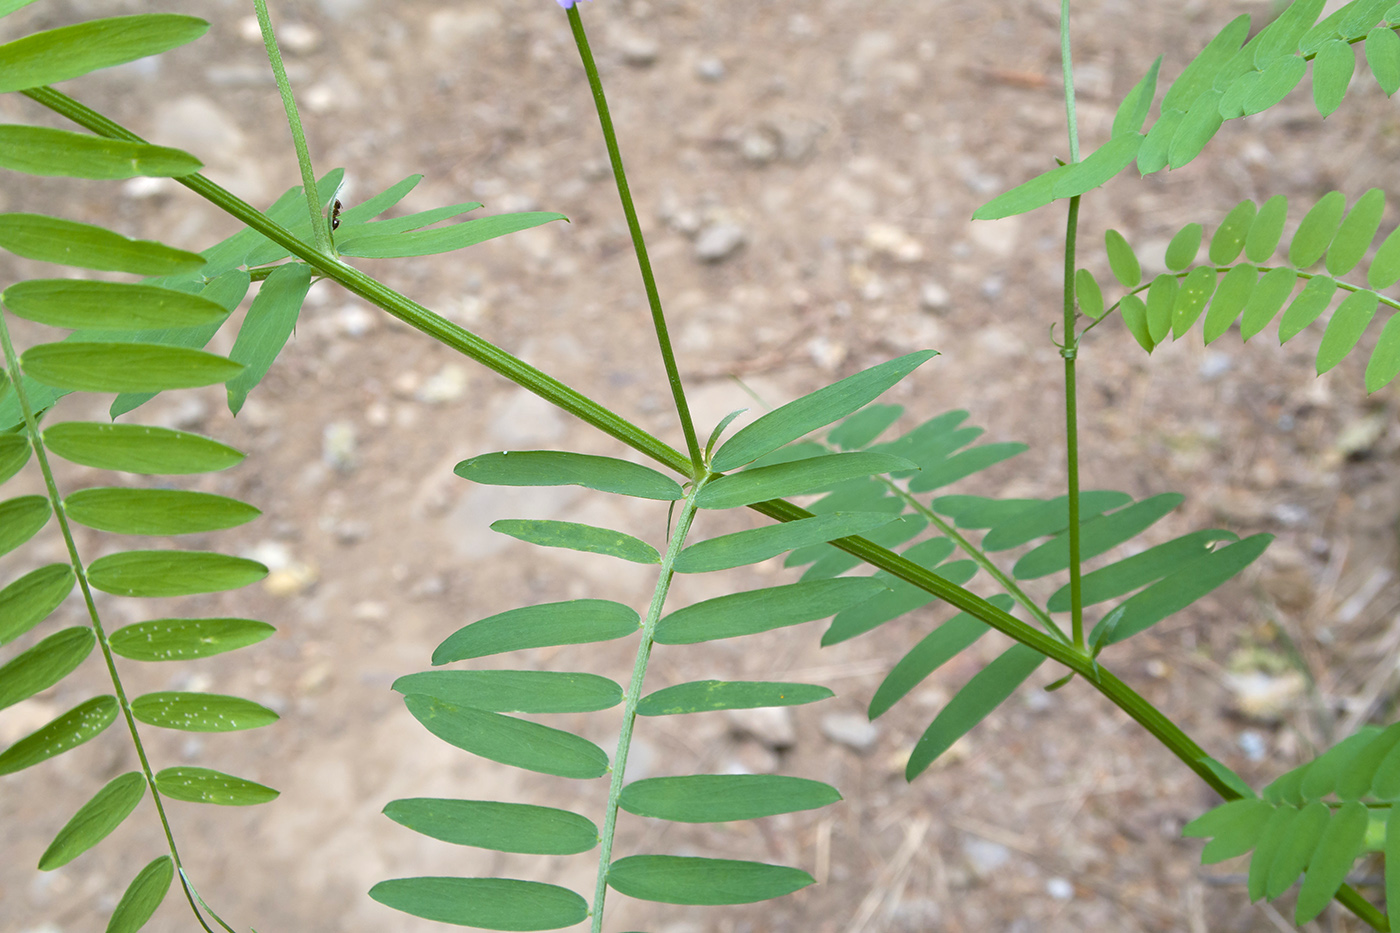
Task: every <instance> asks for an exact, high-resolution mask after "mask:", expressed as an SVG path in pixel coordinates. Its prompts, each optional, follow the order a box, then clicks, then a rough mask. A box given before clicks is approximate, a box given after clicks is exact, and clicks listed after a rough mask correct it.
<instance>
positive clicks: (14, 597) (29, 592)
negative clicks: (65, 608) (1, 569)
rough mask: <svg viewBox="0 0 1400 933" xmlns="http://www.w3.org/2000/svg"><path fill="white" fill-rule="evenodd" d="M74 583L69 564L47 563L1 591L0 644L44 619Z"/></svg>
mask: <svg viewBox="0 0 1400 933" xmlns="http://www.w3.org/2000/svg"><path fill="white" fill-rule="evenodd" d="M76 581H77V577H76V576H75V575H74V574H73V567H72V566H71V565H69V564H49V565H48V566H46V567H40V568H39V569H38V570H31V571H30V572H29V573H27V574H25V575H24V576H22V577H20V578H19V579H18V580H16V581H15V582H13V583H11V584H10V585H8V586H6V587H5V588H4V589H3V590H0V645H3V644H6V643H8V642H12V641H14V640H15V639H16V638H18V637H19V636H21V635H23V634H24V633H25V632H27V631H29V630H30V629H32V628H33V627H34V626H36V625H38V624H39V623H40V622H42V621H44V620H45V619H47V618H48V617H49V613H51V612H53V611H54V610H55V609H57V608H58V604H59V603H61V602H63V600H64V597H66V596H67V595H68V594H69V593H70V592H72V590H73V584H74V583H75V582H76Z"/></svg>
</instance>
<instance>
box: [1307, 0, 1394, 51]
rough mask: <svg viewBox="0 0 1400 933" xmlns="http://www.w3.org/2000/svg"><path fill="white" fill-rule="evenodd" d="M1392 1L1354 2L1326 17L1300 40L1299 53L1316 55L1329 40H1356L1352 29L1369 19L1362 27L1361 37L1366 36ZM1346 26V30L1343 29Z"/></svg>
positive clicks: (1360, 0) (1371, 0) (1367, 0)
mask: <svg viewBox="0 0 1400 933" xmlns="http://www.w3.org/2000/svg"><path fill="white" fill-rule="evenodd" d="M1390 2H1391V0H1353V2H1350V3H1347V4H1344V5H1343V6H1342V7H1341V8H1340V9H1338V10H1335V11H1333V12H1332V13H1329V14H1328V15H1327V16H1324V17H1323V18H1322V20H1321V21H1320V22H1319V23H1318V24H1317V25H1316V26H1314V27H1313V28H1311V29H1309V30H1308V31H1307V32H1306V33H1305V34H1304V35H1303V38H1301V39H1299V40H1298V51H1300V52H1302V53H1303V54H1304V55H1313V54H1316V52H1317V50H1318V49H1319V48H1321V47H1322V45H1323V43H1325V42H1327V41H1328V40H1329V39H1337V38H1355V37H1354V36H1353V35H1352V34H1351V29H1352V28H1353V27H1354V26H1355V25H1356V23H1357V22H1358V21H1362V20H1366V19H1369V20H1370V22H1367V23H1366V24H1365V25H1364V26H1361V27H1360V28H1361V30H1362V32H1361V35H1365V34H1366V33H1365V30H1366V29H1369V28H1370V27H1371V26H1374V25H1375V24H1376V22H1377V21H1378V20H1380V18H1381V14H1382V13H1383V12H1384V11H1385V9H1386V8H1387V7H1388V6H1390ZM1343 25H1345V27H1346V28H1345V30H1344V29H1343Z"/></svg>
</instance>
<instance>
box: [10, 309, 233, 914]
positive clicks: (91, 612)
mask: <svg viewBox="0 0 1400 933" xmlns="http://www.w3.org/2000/svg"><path fill="white" fill-rule="evenodd" d="M0 350H3V353H4V358H5V365H6V368H8V369H9V372H10V385H11V387H12V388H13V389H14V391H15V396H16V398H17V399H18V401H19V407H20V411H21V412H23V413H24V425H25V429H26V430H27V431H28V432H29V437H30V444H31V446H32V447H33V448H34V458H35V460H36V462H37V463H38V465H39V472H40V473H41V474H42V475H43V477H44V486H45V488H46V490H47V491H48V494H49V504H50V506H51V507H52V509H53V513H54V517H55V518H57V519H58V527H59V530H60V532H61V533H62V535H63V542H64V544H65V545H66V546H67V548H68V559H69V561H70V562H71V563H72V565H73V570H74V573H75V574H76V576H77V579H78V587H79V588H80V589H81V591H82V594H83V602H84V604H85V605H86V606H87V611H88V619H89V620H90V621H91V623H92V631H93V634H94V635H95V636H96V637H97V646H98V647H99V648H101V649H102V659H103V661H104V662H105V663H106V665H107V676H108V677H109V678H110V679H111V681H112V690H113V691H114V692H115V693H116V695H117V705H118V706H119V707H120V708H121V711H122V716H123V718H124V719H125V720H126V728H127V731H128V732H129V733H130V734H131V744H132V745H133V746H134V747H135V748H136V757H137V759H139V761H140V763H141V771H142V773H143V774H144V775H145V777H146V783H147V784H148V785H149V786H150V788H151V799H152V800H154V801H155V804H156V814H157V816H159V818H160V825H161V829H163V830H164V831H165V842H166V846H167V847H168V848H169V850H170V860H171V861H172V862H173V863H174V864H175V868H176V869H177V870H178V871H179V872H180V875H181V879H182V884H181V887H182V888H184V890H185V898H186V899H187V900H189V902H190V909H191V910H192V911H194V916H195V919H196V920H198V921H199V925H200V926H202V927H204V929H205V930H206V931H208V933H213V931H212V930H209V927H208V925H207V924H205V922H204V917H203V916H202V915H201V914H200V912H199V908H198V907H196V906H195V902H194V899H193V898H192V897H191V896H190V890H189V888H188V886H186V885H185V884H184V883H183V878H184V868H183V866H182V865H181V863H180V851H179V849H178V848H177V847H176V846H175V833H174V831H173V830H172V829H171V828H170V820H169V818H168V817H167V816H166V813H165V802H164V800H163V799H162V798H161V795H160V791H159V790H158V789H157V788H156V776H155V772H154V771H152V770H151V762H150V759H148V758H147V757H146V746H145V745H143V744H142V743H141V734H140V732H138V731H137V729H136V717H135V716H133V715H132V712H131V704H130V703H129V702H128V701H127V698H126V689H125V688H124V687H123V686H122V680H121V677H120V675H118V673H117V662H116V658H115V657H114V656H113V654H112V646H111V643H110V642H108V640H107V631H106V629H105V628H103V626H102V618H101V616H100V615H99V614H98V612H97V604H96V602H95V601H94V600H93V596H92V588H91V586H90V585H89V584H88V579H87V572H86V571H85V570H84V568H83V561H82V558H81V557H80V556H79V554H78V544H77V542H76V541H75V540H74V539H73V528H72V526H71V525H69V523H68V514H67V513H66V512H65V511H64V510H63V497H62V496H61V495H59V492H58V480H57V479H55V477H54V474H53V468H52V466H51V465H50V464H49V457H48V452H47V450H46V449H45V447H44V445H43V443H42V442H41V441H40V437H41V435H40V433H39V419H38V417H37V416H36V415H35V413H34V408H33V406H32V405H30V403H29V394H28V393H27V392H25V390H24V378H23V374H22V372H21V370H20V365H19V355H18V354H17V353H15V347H14V343H13V342H12V341H11V339H10V328H9V325H8V323H7V322H6V320H5V312H4V309H3V307H0Z"/></svg>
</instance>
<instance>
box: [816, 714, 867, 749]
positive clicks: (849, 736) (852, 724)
mask: <svg viewBox="0 0 1400 933" xmlns="http://www.w3.org/2000/svg"><path fill="white" fill-rule="evenodd" d="M821 730H822V735H824V736H826V737H827V738H828V739H830V740H831V741H833V742H835V743H836V744H838V745H844V746H846V747H847V748H849V749H852V750H854V751H857V752H868V751H870V749H871V748H873V747H874V746H875V743H876V742H877V741H878V740H879V738H880V727H879V726H877V725H875V724H874V723H873V722H871V721H870V720H869V719H867V718H865V717H864V716H862V715H860V714H859V713H828V714H827V715H825V716H823V717H822V722H821Z"/></svg>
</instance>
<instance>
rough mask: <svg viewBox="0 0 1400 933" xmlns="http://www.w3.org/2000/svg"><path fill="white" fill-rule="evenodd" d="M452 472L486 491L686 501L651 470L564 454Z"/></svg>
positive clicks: (469, 463)
mask: <svg viewBox="0 0 1400 933" xmlns="http://www.w3.org/2000/svg"><path fill="white" fill-rule="evenodd" d="M452 472H454V473H456V474H457V475H458V476H460V477H462V478H463V479H469V480H471V481H472V482H474V483H484V484H486V485H488V486H583V487H585V488H587V489H596V490H598V491H599V492H615V493H618V494H620V495H624V496H635V497H637V498H639V499H661V500H665V501H674V500H676V499H683V498H684V497H685V491H684V490H682V489H681V487H680V484H679V483H677V482H676V481H675V480H673V479H671V478H670V477H669V476H664V475H662V474H661V473H658V472H656V471H655V470H653V469H651V468H650V467H644V466H642V465H641V464H639V463H629V462H628V461H626V460H617V459H614V458H613V457H597V456H593V455H592V454H576V453H571V452H568V451H556V450H514V451H504V452H502V453H494V454H482V455H481V456H479V457H472V458H471V459H470V460H463V461H462V462H461V463H459V464H457V466H456V467H454V468H453V470H452Z"/></svg>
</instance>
